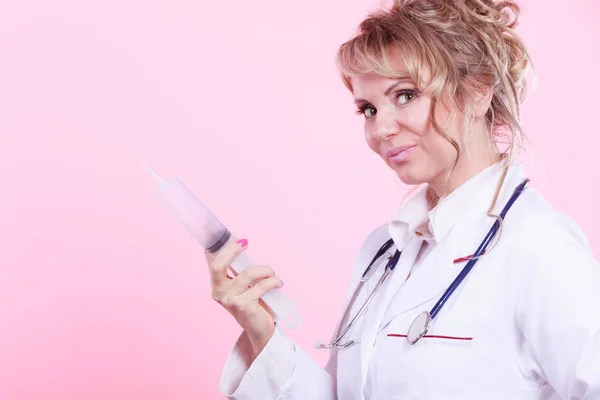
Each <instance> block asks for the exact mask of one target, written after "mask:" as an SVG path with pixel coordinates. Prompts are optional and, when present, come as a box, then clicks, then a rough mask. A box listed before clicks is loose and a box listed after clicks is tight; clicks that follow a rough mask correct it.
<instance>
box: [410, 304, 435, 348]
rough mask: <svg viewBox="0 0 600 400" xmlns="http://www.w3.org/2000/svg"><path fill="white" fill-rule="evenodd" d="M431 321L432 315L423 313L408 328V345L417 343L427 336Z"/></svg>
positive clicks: (427, 312) (426, 312)
mask: <svg viewBox="0 0 600 400" xmlns="http://www.w3.org/2000/svg"><path fill="white" fill-rule="evenodd" d="M429 321H431V315H430V314H429V311H423V312H422V313H420V314H419V315H417V318H415V320H414V321H413V322H412V324H410V327H409V328H408V333H407V334H406V340H408V344H415V343H417V342H418V341H419V340H420V339H421V338H422V337H423V336H425V334H427V330H428V329H429Z"/></svg>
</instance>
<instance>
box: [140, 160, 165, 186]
mask: <svg viewBox="0 0 600 400" xmlns="http://www.w3.org/2000/svg"><path fill="white" fill-rule="evenodd" d="M142 169H143V170H144V171H146V172H147V173H148V174H150V175H152V176H153V177H154V178H156V180H157V181H158V182H159V183H161V184H163V185H164V184H166V182H165V180H164V179H163V178H161V177H160V175H158V174H157V173H156V171H154V170H153V169H152V168H150V166H149V165H148V164H142Z"/></svg>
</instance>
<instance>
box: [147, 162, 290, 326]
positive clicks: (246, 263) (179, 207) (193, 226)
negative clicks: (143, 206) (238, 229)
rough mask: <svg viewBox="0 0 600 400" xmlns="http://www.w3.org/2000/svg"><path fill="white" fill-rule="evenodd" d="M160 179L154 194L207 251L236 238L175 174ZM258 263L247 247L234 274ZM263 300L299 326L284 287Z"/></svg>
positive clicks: (283, 318)
mask: <svg viewBox="0 0 600 400" xmlns="http://www.w3.org/2000/svg"><path fill="white" fill-rule="evenodd" d="M153 175H154V176H155V177H156V178H157V180H158V185H159V186H158V189H157V190H156V192H155V197H156V198H157V199H158V200H159V201H160V202H161V203H162V204H163V206H164V207H165V208H166V209H167V211H169V212H170V213H171V214H172V215H173V217H175V218H176V219H177V220H178V221H179V222H180V223H181V224H182V225H183V226H184V227H185V228H186V229H187V230H188V231H189V232H190V234H191V235H192V236H193V237H194V238H195V239H196V240H197V241H198V242H199V243H200V245H201V246H202V247H203V248H204V249H206V250H207V251H208V252H210V253H213V254H216V253H218V252H219V250H221V249H222V248H223V246H225V245H226V244H227V243H229V242H232V241H234V240H237V239H236V238H235V237H234V236H233V235H232V234H231V232H229V230H228V229H227V228H226V227H225V225H224V224H223V223H222V222H221V221H219V219H218V218H217V217H216V216H215V215H214V214H213V213H212V212H211V211H210V210H209V209H208V207H206V206H205V205H204V204H203V203H202V202H201V201H200V200H199V199H198V198H197V197H196V196H195V195H194V194H193V193H192V192H191V191H190V190H189V189H188V188H187V187H186V186H185V185H184V184H183V182H181V181H180V180H179V179H178V178H176V177H171V178H169V179H166V180H163V179H162V178H160V177H159V176H158V175H156V174H155V173H153ZM254 265H257V264H256V263H254V262H253V261H252V260H251V259H250V257H249V256H248V254H247V252H246V251H244V252H242V253H240V254H239V255H238V257H237V258H236V259H235V260H234V261H233V262H232V263H231V265H230V269H231V270H232V271H233V273H234V274H235V275H238V274H240V273H241V272H242V271H244V270H245V269H246V268H248V267H251V266H254ZM261 299H262V301H263V302H264V303H265V305H266V306H268V307H269V308H270V309H271V311H272V312H273V314H274V316H275V319H276V320H279V321H282V322H283V323H284V324H285V325H286V326H288V327H289V328H290V329H295V328H297V327H299V326H300V323H301V321H300V316H299V314H298V313H297V312H296V310H295V303H294V302H293V301H292V300H291V299H289V298H288V297H287V296H286V295H285V294H284V293H283V292H282V291H281V290H279V289H272V290H270V291H268V292H267V293H265V295H264V296H263V297H262V298H261Z"/></svg>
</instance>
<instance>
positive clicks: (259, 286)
mask: <svg viewBox="0 0 600 400" xmlns="http://www.w3.org/2000/svg"><path fill="white" fill-rule="evenodd" d="M281 286H283V282H282V281H281V279H279V278H278V277H276V276H271V277H269V278H266V279H263V280H262V281H259V282H257V283H256V284H255V285H254V286H252V287H251V288H250V289H248V290H247V291H246V292H245V293H242V294H240V295H239V298H240V301H241V302H242V303H247V302H250V301H254V300H258V299H260V298H261V297H263V296H264V294H265V293H267V292H268V291H269V290H271V289H278V288H280V287H281Z"/></svg>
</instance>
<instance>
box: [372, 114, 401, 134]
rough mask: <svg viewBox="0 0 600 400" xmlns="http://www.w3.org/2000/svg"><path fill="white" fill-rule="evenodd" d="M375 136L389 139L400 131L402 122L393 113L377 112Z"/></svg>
mask: <svg viewBox="0 0 600 400" xmlns="http://www.w3.org/2000/svg"><path fill="white" fill-rule="evenodd" d="M375 118H376V120H375V127H374V128H375V129H374V130H373V136H374V137H375V138H376V139H377V140H379V141H387V140H389V139H390V137H392V136H394V135H397V134H398V132H400V124H399V123H398V121H396V119H395V118H394V116H393V115H392V113H387V114H384V113H377V115H376V117H375Z"/></svg>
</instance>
